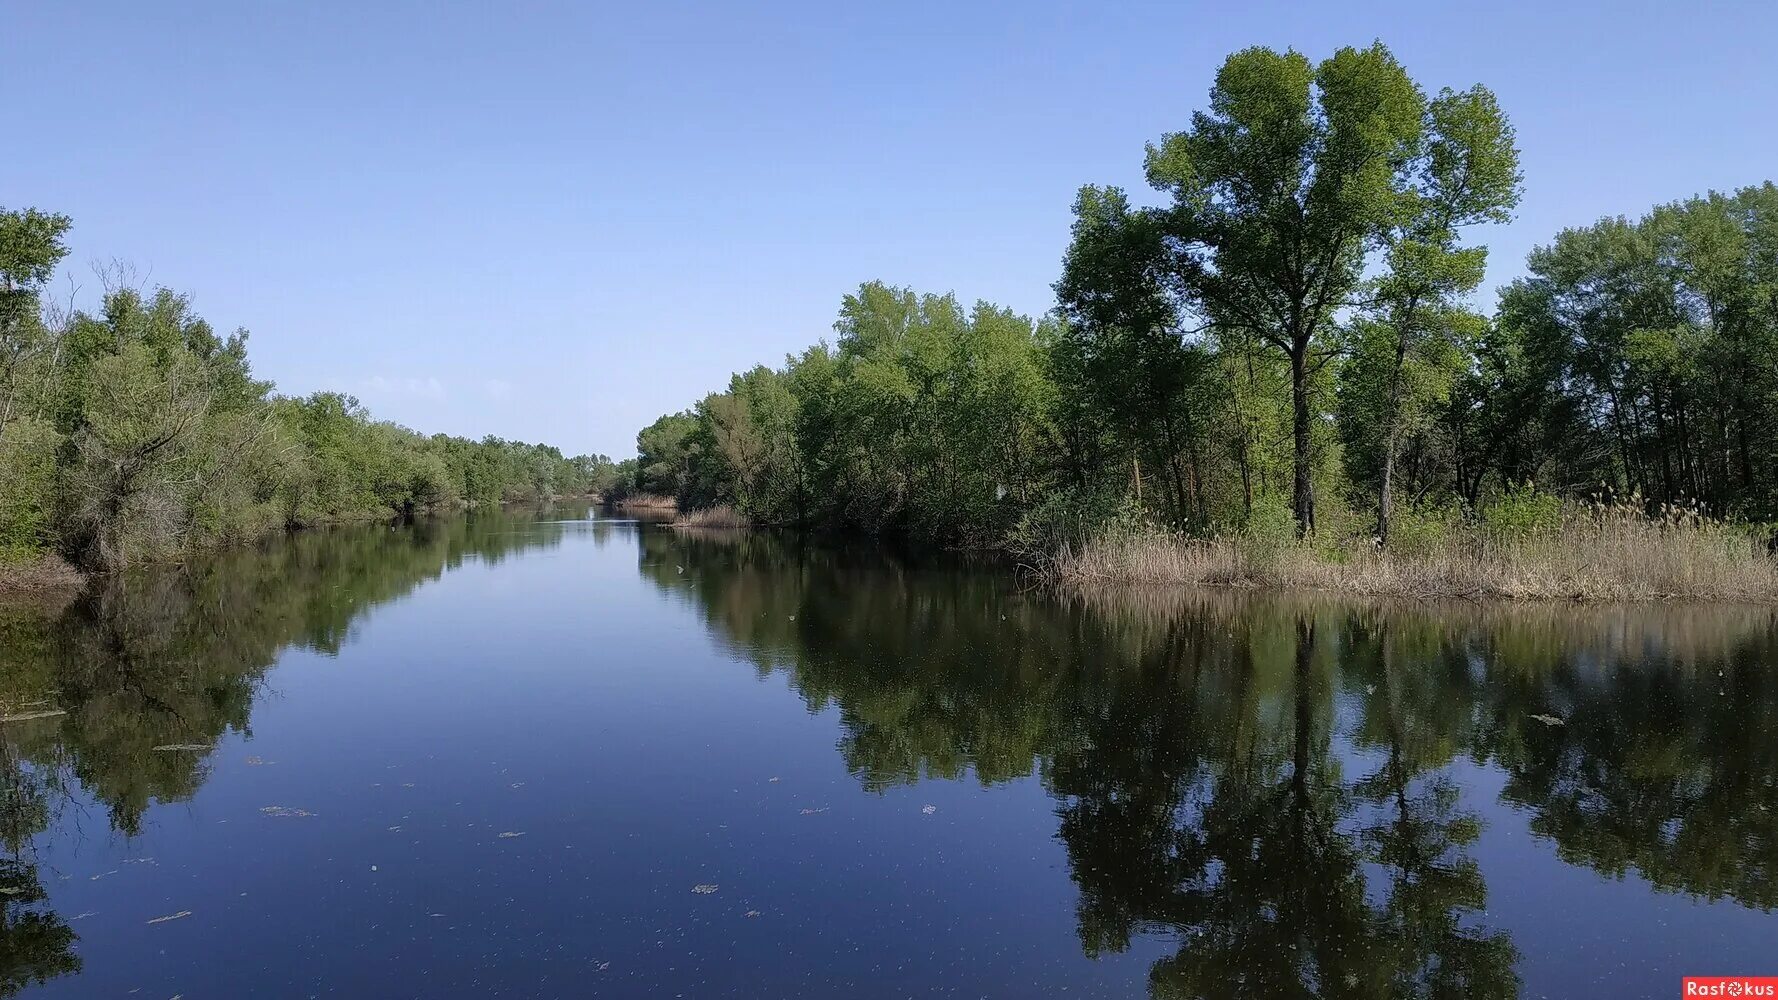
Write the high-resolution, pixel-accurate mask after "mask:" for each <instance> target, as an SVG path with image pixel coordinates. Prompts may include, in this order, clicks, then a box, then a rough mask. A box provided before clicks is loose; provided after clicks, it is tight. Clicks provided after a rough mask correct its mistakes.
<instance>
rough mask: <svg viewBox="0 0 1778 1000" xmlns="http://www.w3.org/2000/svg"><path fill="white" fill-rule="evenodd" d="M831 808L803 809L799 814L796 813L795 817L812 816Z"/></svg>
mask: <svg viewBox="0 0 1778 1000" xmlns="http://www.w3.org/2000/svg"><path fill="white" fill-rule="evenodd" d="M831 808H833V807H832V806H822V807H821V808H819V809H804V810H802V811H801V812H799V813H797V815H799V816H814V815H817V814H819V813H824V812H826V811H827V810H829V809H831Z"/></svg>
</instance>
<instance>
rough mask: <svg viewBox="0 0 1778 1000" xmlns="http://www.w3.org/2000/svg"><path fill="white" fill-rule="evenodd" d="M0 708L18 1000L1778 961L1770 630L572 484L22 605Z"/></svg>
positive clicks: (838, 993) (12, 979) (1270, 984)
mask: <svg viewBox="0 0 1778 1000" xmlns="http://www.w3.org/2000/svg"><path fill="white" fill-rule="evenodd" d="M51 712H60V713H61V714H47V713H51ZM0 714H5V715H6V716H7V717H8V718H9V719H10V720H11V721H7V722H4V723H0V764H3V765H4V774H3V775H0V779H3V785H4V792H5V797H4V800H3V801H0V852H3V857H0V908H3V916H0V996H12V995H15V994H16V995H23V996H28V997H45V998H48V997H110V996H119V997H122V996H131V995H134V996H140V997H145V998H155V1000H163V998H169V997H173V996H182V997H184V998H185V1000H197V998H205V997H229V998H232V997H242V996H267V997H324V996H342V997H506V996H510V997H583V996H613V997H619V996H636V997H642V996H648V997H657V996H658V997H673V996H685V997H719V996H730V997H768V996H786V997H790V996H794V997H915V996H918V997H925V996H958V997H1035V996H1046V997H1048V996H1057V997H1061V996H1067V997H1099V996H1107V997H1125V996H1142V995H1151V996H1157V997H1198V996H1203V997H1220V996H1251V997H1276V996H1306V995H1315V996H1329V997H1335V996H1338V997H1347V996H1349V997H1365V998H1374V997H1415V996H1428V997H1433V996H1443V997H1450V996H1475V997H1513V996H1524V997H1567V996H1583V995H1584V996H1613V997H1642V996H1650V997H1672V996H1677V995H1679V990H1680V981H1681V977H1683V976H1685V975H1702V974H1729V973H1734V974H1764V975H1772V974H1775V973H1778V957H1775V956H1778V916H1775V915H1774V913H1773V907H1774V906H1775V905H1778V738H1774V727H1775V726H1778V721H1775V720H1778V615H1775V613H1774V612H1773V611H1772V610H1770V609H1743V608H1730V607H1701V608H1672V607H1648V608H1627V609H1614V608H1573V607H1551V606H1482V605H1459V606H1442V605H1441V606H1429V605H1378V604H1374V603H1373V604H1366V603H1352V602H1350V601H1344V600H1336V599H1333V598H1320V597H1303V596H1298V597H1284V596H1265V595H1248V594H1203V593H1169V594H1159V593H1153V592H1150V593H1134V594H1100V595H1092V596H1090V597H1080V596H1062V595H1057V594H1053V593H1048V592H1044V591H1040V590H1034V589H1031V588H1029V587H1027V586H1024V585H1023V584H1022V583H1021V581H1020V580H1019V579H1018V577H1017V576H1015V575H1013V574H1011V573H1008V572H1006V571H1005V570H1004V569H1002V568H999V567H992V566H971V565H968V564H963V563H959V562H957V561H951V560H918V559H910V558H908V557H906V556H903V555H898V554H896V553H894V552H891V551H887V550H884V549H880V548H875V547H837V546H830V545H823V544H818V543H815V542H806V541H801V540H798V539H795V538H790V537H785V536H779V535H773V534H768V533H755V534H710V533H690V532H682V531H676V530H674V529H671V528H667V527H664V526H661V525H655V524H647V523H638V522H636V521H630V520H623V519H617V518H610V517H605V516H600V515H597V514H595V513H594V512H590V511H589V510H587V509H586V508H585V507H575V506H572V505H568V506H558V507H556V508H553V509H550V510H545V511H535V512H533V511H523V512H521V511H503V512H490V513H482V514H477V515H473V516H469V517H462V518H455V519H446V520H439V521H430V522H423V523H420V524H417V525H411V526H403V527H391V526H386V525H376V526H359V527H348V528H338V529H330V530H322V531H313V532H308V533H303V534H298V535H294V536H290V537H287V538H278V539H273V540H268V541H267V542H265V543H263V544H261V545H258V546H254V547H251V548H245V549H238V550H230V551H226V552H222V553H217V554H215V555H211V556H206V557H203V558H201V559H195V560H193V561H192V562H191V563H190V564H188V565H186V566H182V567H163V568H158V569H154V570H151V571H143V572H140V573H136V574H132V575H130V576H128V577H127V578H124V579H120V580H115V581H112V582H110V583H108V584H106V585H104V586H100V587H95V588H93V589H92V590H90V591H89V592H87V593H84V594H81V595H79V596H78V597H75V598H73V599H72V600H71V601H68V602H67V603H65V604H60V603H54V602H52V603H48V604H46V603H45V602H42V601H38V602H33V603H31V604H28V605H21V604H16V603H15V604H11V605H6V606H3V607H0Z"/></svg>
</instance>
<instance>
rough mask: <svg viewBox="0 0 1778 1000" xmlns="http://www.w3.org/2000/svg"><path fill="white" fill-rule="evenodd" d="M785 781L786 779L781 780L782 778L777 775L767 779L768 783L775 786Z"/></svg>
mask: <svg viewBox="0 0 1778 1000" xmlns="http://www.w3.org/2000/svg"><path fill="white" fill-rule="evenodd" d="M783 780H784V779H783V778H780V777H778V776H777V775H775V774H774V775H772V776H771V777H769V778H767V779H766V781H768V782H770V783H771V784H774V785H775V784H777V783H778V782H780V781H783Z"/></svg>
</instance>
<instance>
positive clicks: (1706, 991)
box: [1681, 976, 1778, 998]
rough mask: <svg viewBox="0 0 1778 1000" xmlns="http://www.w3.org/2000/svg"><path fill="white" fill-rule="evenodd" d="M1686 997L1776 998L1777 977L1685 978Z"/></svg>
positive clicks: (1777, 991) (1777, 988) (1777, 993)
mask: <svg viewBox="0 0 1778 1000" xmlns="http://www.w3.org/2000/svg"><path fill="white" fill-rule="evenodd" d="M1681 995H1682V996H1688V997H1734V998H1740V997H1778V976H1687V977H1685V992H1684V993H1683V994H1681Z"/></svg>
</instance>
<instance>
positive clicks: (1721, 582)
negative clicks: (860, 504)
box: [1039, 505, 1778, 602]
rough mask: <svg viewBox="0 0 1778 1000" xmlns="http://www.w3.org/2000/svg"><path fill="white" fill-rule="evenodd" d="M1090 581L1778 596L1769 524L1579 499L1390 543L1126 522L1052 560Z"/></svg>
mask: <svg viewBox="0 0 1778 1000" xmlns="http://www.w3.org/2000/svg"><path fill="white" fill-rule="evenodd" d="M1039 569H1040V572H1041V573H1042V574H1043V575H1044V576H1046V577H1047V578H1049V579H1051V580H1053V581H1055V582H1058V583H1062V584H1066V585H1072V586H1078V587H1098V586H1121V585H1138V586H1142V585H1187V586H1209V587H1247V588H1254V587H1268V588H1286V589H1297V590H1315V591H1336V592H1345V593H1354V594H1366V595H1376V596H1389V597H1412V598H1442V597H1457V598H1506V599H1533V600H1580V601H1653V600H1713V601H1753V602H1775V601H1778V557H1774V555H1773V553H1772V552H1771V551H1770V549H1769V547H1768V544H1767V542H1766V541H1765V540H1764V539H1763V538H1762V537H1761V536H1760V534H1759V533H1758V532H1756V531H1753V530H1750V529H1748V528H1747V527H1745V526H1739V525H1733V524H1727V523H1723V522H1719V521H1713V520H1709V519H1706V518H1700V517H1696V516H1694V515H1691V514H1689V513H1686V512H1682V511H1675V512H1672V513H1670V514H1668V515H1667V516H1665V517H1659V518H1651V517H1647V516H1644V515H1642V514H1641V513H1640V512H1636V511H1631V510H1628V509H1625V508H1622V507H1595V506H1584V505H1567V506H1564V507H1562V508H1560V509H1559V510H1557V511H1554V512H1553V514H1552V516H1551V517H1549V518H1548V519H1546V520H1545V521H1544V522H1543V523H1539V524H1533V525H1513V526H1499V525H1495V526H1490V525H1486V524H1475V525H1471V524H1458V525H1449V526H1444V527H1442V528H1441V529H1439V530H1437V531H1432V532H1426V533H1424V534H1423V535H1422V536H1421V537H1419V538H1415V539H1412V540H1409V541H1405V542H1403V543H1401V544H1399V545H1393V546H1391V547H1390V548H1389V549H1387V550H1382V549H1379V548H1378V547H1377V546H1376V545H1375V544H1374V543H1373V542H1372V541H1371V540H1370V539H1368V538H1366V539H1344V540H1336V539H1325V538H1323V539H1312V540H1309V541H1296V540H1278V539H1272V538H1262V537H1254V536H1249V535H1236V536H1232V537H1224V538H1216V539H1208V540H1206V539H1194V538H1188V537H1185V536H1182V535H1178V534H1175V533H1171V532H1167V531H1163V530H1159V529H1153V528H1133V527H1127V526H1126V527H1113V528H1108V529H1106V530H1105V531H1103V532H1101V533H1099V534H1097V535H1095V536H1093V537H1091V538H1088V539H1087V540H1085V541H1083V542H1077V543H1072V544H1064V545H1062V546H1060V547H1059V549H1058V550H1057V551H1055V552H1054V553H1053V554H1052V555H1051V556H1050V557H1049V558H1047V559H1045V560H1042V561H1041V564H1040V566H1039Z"/></svg>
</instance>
